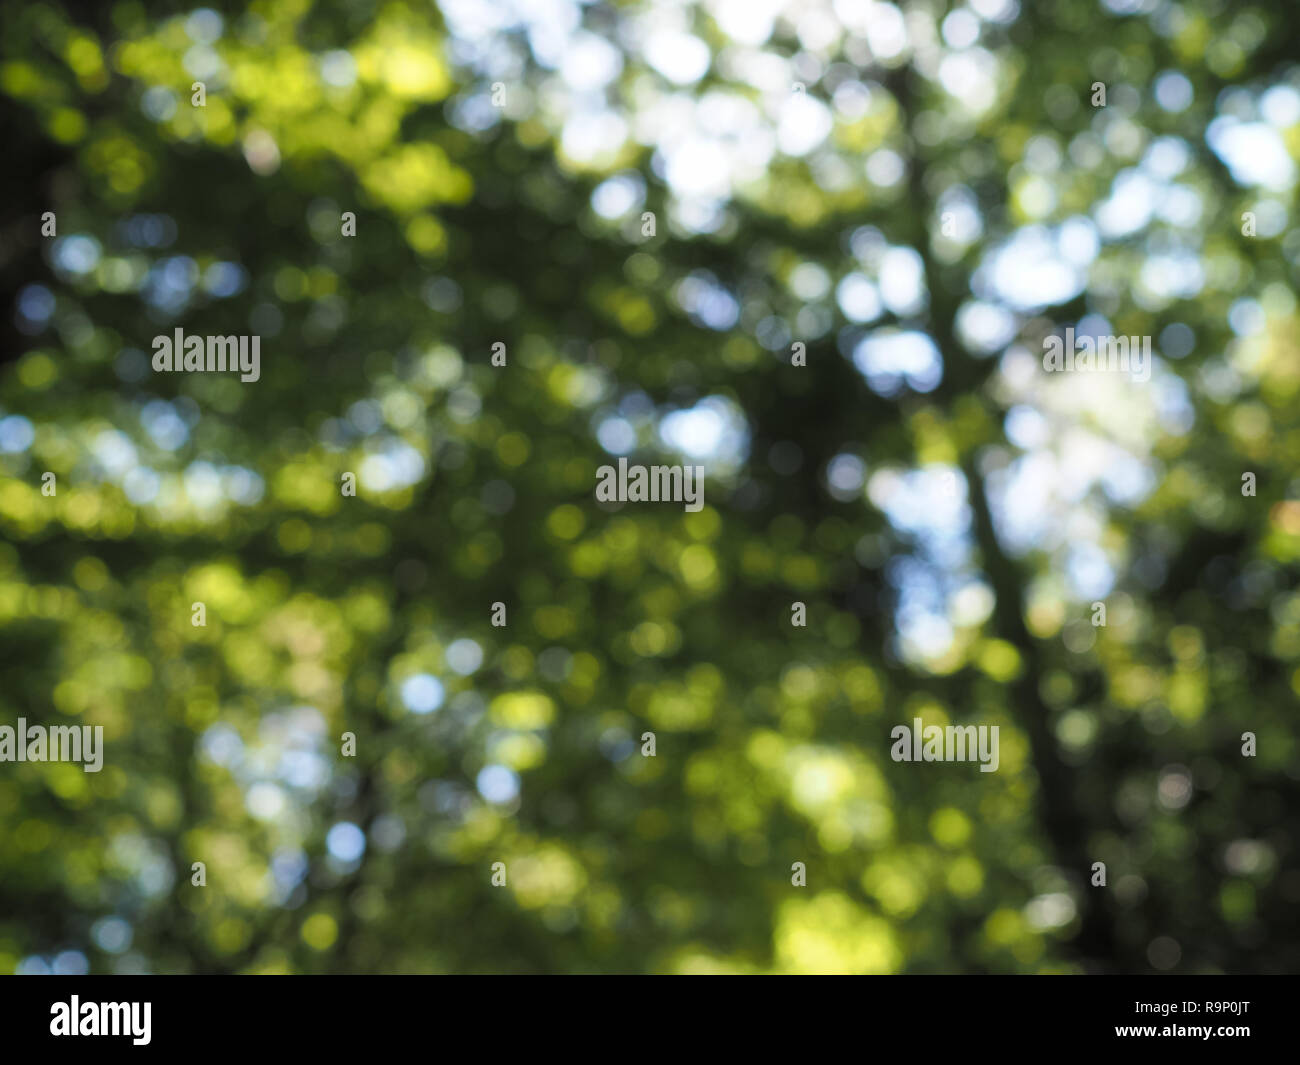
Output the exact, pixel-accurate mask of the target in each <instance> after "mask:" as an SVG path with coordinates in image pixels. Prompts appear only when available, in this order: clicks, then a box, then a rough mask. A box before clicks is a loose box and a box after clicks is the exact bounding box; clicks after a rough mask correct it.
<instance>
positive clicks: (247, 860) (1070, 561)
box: [0, 0, 1300, 973]
mask: <svg viewBox="0 0 1300 1065" xmlns="http://www.w3.org/2000/svg"><path fill="white" fill-rule="evenodd" d="M1293 42H1294V10H1293V7H1292V5H1291V4H1290V3H1283V2H1278V3H1260V2H1249V0H1247V2H1238V0H1232V2H1228V0H1204V2H1187V3H1176V2H1172V0H1105V2H1098V0H1042V2H1028V0H1021V2H1017V0H966V2H964V3H948V2H942V0H929V2H922V0H917V2H907V0H903V2H899V3H885V2H872V0H832V2H826V0H700V2H695V3H691V2H682V3H678V2H666V0H663V2H651V3H616V4H608V3H585V4H584V3H574V2H571V0H500V2H498V0H448V2H446V3H442V4H440V5H438V6H434V5H431V4H426V3H418V2H409V3H403V2H397V0H337V2H320V3H312V2H310V0H264V2H257V3H252V4H249V5H247V6H244V5H233V4H232V5H218V6H212V7H205V8H199V9H190V8H187V7H184V6H183V5H176V4H148V5H146V4H142V3H138V2H135V0H104V2H94V3H53V2H35V3H25V4H24V3H14V4H7V5H5V7H4V9H3V14H0V99H2V100H3V104H2V106H3V111H4V117H5V121H4V123H3V128H4V130H5V140H4V149H5V161H4V167H3V175H2V177H0V187H2V193H3V194H2V195H0V352H2V353H3V357H4V363H3V366H2V367H0V473H2V474H3V477H2V478H0V533H2V535H3V542H0V669H2V671H3V672H2V674H0V677H2V679H0V724H5V725H14V724H16V720H17V718H18V717H20V716H21V717H25V718H26V719H27V720H28V722H29V723H39V724H43V725H47V726H48V725H55V724H87V725H100V726H102V727H103V729H104V735H105V747H106V750H105V761H104V767H103V769H102V771H101V772H99V773H97V774H88V773H85V772H84V771H83V770H82V768H81V767H80V766H79V765H75V764H32V763H24V764H18V763H9V762H7V763H0V971H5V972H19V973H47V972H54V973H81V972H87V971H89V972H167V973H185V972H241V973H248V972H252V973H262V972H424V971H456V972H483V971H494V972H500V971H505V972H538V973H540V972H629V971H651V972H702V971H703V972H710V971H727V972H734V971H739V972H772V971H776V972H793V973H799V972H864V973H900V972H972V973H973V972H1079V971H1096V972H1138V973H1144V972H1243V971H1250V972H1254V971H1260V972H1279V971H1286V970H1289V971H1295V970H1296V968H1297V967H1298V966H1300V926H1298V925H1297V922H1296V921H1295V916H1294V915H1295V912H1296V906H1297V904H1298V903H1300V856H1298V855H1297V831H1298V825H1300V761H1298V760H1297V749H1296V742H1295V735H1296V727H1297V710H1296V704H1297V695H1298V693H1300V668H1298V667H1300V661H1298V660H1300V589H1298V588H1297V565H1296V561H1297V558H1298V557H1300V462H1298V460H1300V352H1298V349H1297V340H1296V337H1297V332H1298V330H1300V322H1298V320H1297V306H1296V298H1295V292H1294V287H1295V281H1296V264H1297V257H1298V256H1300V228H1297V227H1296V224H1295V218H1294V203H1295V191H1296V179H1297V173H1296V160H1297V157H1298V156H1300V67H1297V65H1296V59H1297V56H1296V54H1295V49H1294V44H1293ZM196 83H202V86H201V88H202V95H201V97H200V95H199V87H198V86H196ZM196 101H201V103H202V106H197V105H196ZM45 212H54V216H55V232H54V233H53V234H52V235H48V236H43V235H42V216H43V215H44V214H45ZM344 212H352V213H353V214H354V215H355V235H344V232H343V230H344V221H343V216H344ZM178 326H179V327H182V328H183V329H184V330H185V331H186V333H187V334H198V335H229V334H234V335H238V334H244V335H258V336H260V337H261V338H262V340H261V378H260V380H258V381H257V382H255V383H240V382H239V380H238V379H237V377H233V376H231V375H229V374H224V375H223V374H171V375H167V374H155V373H154V372H153V370H152V369H151V365H150V357H151V354H152V346H151V345H152V340H153V337H154V336H156V335H159V334H166V335H171V333H172V331H173V330H174V329H175V328H176V327H178ZM1067 327H1070V328H1073V329H1074V330H1075V332H1076V334H1078V335H1081V336H1082V335H1088V336H1105V335H1112V334H1114V335H1125V336H1130V335H1131V336H1138V337H1141V336H1148V337H1150V338H1152V346H1153V351H1154V366H1153V372H1152V375H1151V378H1150V380H1148V381H1136V380H1133V379H1132V378H1131V377H1126V376H1122V375H1118V374H1091V375H1089V374H1082V373H1062V374H1048V373H1045V372H1044V370H1043V366H1042V361H1041V360H1042V353H1043V339H1044V337H1046V336H1048V335H1051V334H1053V333H1058V334H1059V333H1062V332H1063V331H1064V329H1065V328H1067ZM497 344H504V345H505V352H506V359H507V364H506V366H505V367H494V366H492V364H491V357H492V352H493V349H494V345H497ZM799 345H802V347H799ZM801 353H806V365H804V366H799V365H795V364H794V363H796V362H799V361H802V360H803V358H804V355H803V354H801ZM616 456H628V458H629V461H631V462H634V463H635V462H641V463H652V462H659V463H690V464H699V465H702V466H704V468H705V471H706V481H705V504H706V505H705V507H704V508H703V509H702V510H701V511H700V512H698V513H687V512H685V511H684V509H683V508H682V507H681V506H680V505H675V504H627V505H623V506H610V505H606V504H598V503H597V502H596V501H595V499H594V496H593V490H594V487H595V481H596V470H597V468H598V467H599V466H601V465H602V464H605V463H615V462H616V461H617V459H616ZM47 471H48V472H52V473H54V474H55V477H56V483H57V495H54V496H46V495H42V493H41V484H42V475H43V474H44V473H45V472H47ZM346 473H353V474H355V476H356V483H357V494H356V496H355V498H352V497H346V496H344V495H343V493H342V491H341V485H342V482H343V477H344V474H346ZM1247 473H1249V474H1253V475H1254V481H1255V484H1256V491H1255V494H1254V495H1243V475H1245V474H1247ZM195 603H203V604H204V606H205V610H206V622H207V623H206V625H205V626H203V627H198V626H195V625H193V624H192V623H191V621H192V617H193V605H194V604H195ZM494 603H503V604H505V608H506V611H507V615H506V616H507V624H506V625H505V626H504V627H494V626H493V625H492V624H491V616H492V609H493V604H494ZM795 603H802V604H804V607H805V609H806V616H807V625H806V627H797V626H795V625H793V624H792V604H795ZM1098 603H1100V604H1104V606H1105V608H1106V624H1105V625H1104V626H1101V625H1099V624H1094V621H1095V620H1096V619H1097V618H1098V616H1099V615H1098V614H1097V611H1096V607H1095V606H1094V604H1098ZM914 718H921V719H922V720H923V721H924V722H925V723H926V724H927V725H929V724H962V725H965V724H973V725H989V726H991V725H997V726H998V727H999V728H1000V736H1001V744H1000V747H1001V750H1000V762H1001V764H1000V768H999V770H998V771H997V772H995V773H982V772H980V771H979V770H978V767H977V766H976V765H973V764H958V763H953V764H947V763H923V764H908V763H895V762H893V761H891V760H890V757H889V748H890V744H891V739H890V730H891V729H892V728H894V727H895V726H897V725H900V724H910V723H911V722H912V720H913V719H914ZM648 732H652V733H653V734H654V743H655V753H654V755H653V757H651V756H648V755H646V754H643V753H642V752H643V749H644V747H645V744H644V742H643V736H644V735H645V734H646V733H648ZM1247 732H1249V733H1252V734H1253V735H1254V737H1255V754H1254V755H1253V757H1251V756H1246V755H1243V753H1242V751H1243V733H1247ZM345 733H350V734H352V735H353V736H354V737H355V756H353V757H348V756H347V755H345V754H344V752H343V747H344V742H345V741H344V734H345ZM195 862H203V863H204V866H205V869H206V886H196V885H195V884H194V883H193V882H192V881H193V872H192V870H193V865H194V863H195ZM494 863H504V866H505V870H506V884H505V886H494V885H493V883H492V867H493V865H494ZM795 863H803V868H804V870H805V875H806V886H802V887H797V886H794V885H793V884H792V877H795V876H796V873H794V872H792V867H794V866H795ZM1094 863H1104V864H1105V877H1106V883H1105V886H1104V887H1103V886H1094V883H1093V881H1094V879H1095V878H1096V873H1095V872H1094Z"/></svg>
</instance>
